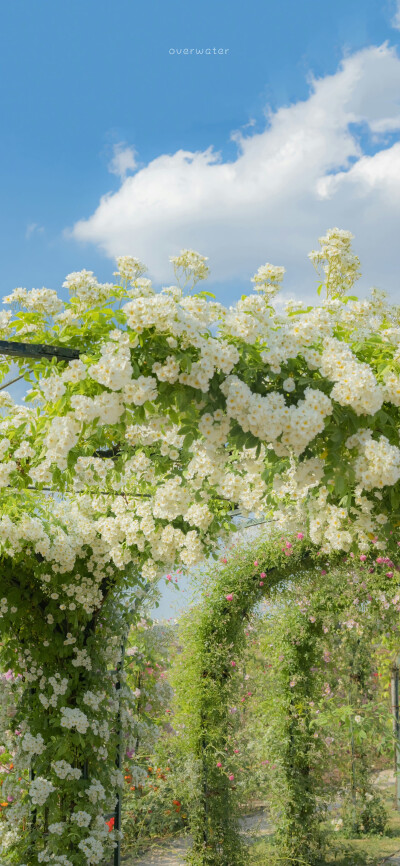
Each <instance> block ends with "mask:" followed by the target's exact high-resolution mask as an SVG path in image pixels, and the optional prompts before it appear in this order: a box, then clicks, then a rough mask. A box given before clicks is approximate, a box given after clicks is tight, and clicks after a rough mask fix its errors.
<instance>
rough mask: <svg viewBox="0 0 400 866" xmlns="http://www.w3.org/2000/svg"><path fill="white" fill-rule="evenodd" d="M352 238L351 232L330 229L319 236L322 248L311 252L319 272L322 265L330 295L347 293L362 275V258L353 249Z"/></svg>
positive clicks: (311, 257)
mask: <svg viewBox="0 0 400 866" xmlns="http://www.w3.org/2000/svg"><path fill="white" fill-rule="evenodd" d="M352 240H353V235H352V234H351V232H348V231H343V229H338V228H334V229H330V230H329V231H328V232H327V233H326V235H325V237H322V238H319V244H320V246H321V249H320V250H312V251H311V253H309V258H310V259H311V261H312V263H313V265H314V266H315V268H316V270H317V272H318V268H319V266H321V265H322V272H323V274H324V282H325V286H326V290H327V294H328V296H329V295H338V294H345V293H346V292H347V291H349V290H350V289H351V288H352V287H353V285H354V283H355V281H356V280H357V279H358V278H359V277H360V275H361V272H360V260H359V258H358V256H355V255H354V254H353V253H352V250H351V241H352Z"/></svg>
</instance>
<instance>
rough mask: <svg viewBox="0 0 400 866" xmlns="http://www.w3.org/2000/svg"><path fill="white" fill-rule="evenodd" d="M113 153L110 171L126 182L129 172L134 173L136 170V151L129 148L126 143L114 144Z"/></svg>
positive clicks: (109, 166) (109, 165)
mask: <svg viewBox="0 0 400 866" xmlns="http://www.w3.org/2000/svg"><path fill="white" fill-rule="evenodd" d="M113 151H114V153H113V157H112V159H111V161H110V162H109V164H108V170H109V171H110V172H111V174H116V175H117V177H120V178H121V179H122V180H125V178H126V175H127V173H128V171H134V170H135V168H136V158H135V151H134V149H133V147H128V145H127V144H125V142H124V141H120V142H119V143H118V144H114V147H113Z"/></svg>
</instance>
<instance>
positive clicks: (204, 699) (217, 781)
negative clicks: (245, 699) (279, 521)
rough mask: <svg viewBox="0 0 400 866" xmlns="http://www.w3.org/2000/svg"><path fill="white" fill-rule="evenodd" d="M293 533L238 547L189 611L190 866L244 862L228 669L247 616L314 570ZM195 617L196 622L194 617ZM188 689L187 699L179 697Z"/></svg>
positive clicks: (183, 677) (184, 668) (180, 683)
mask: <svg viewBox="0 0 400 866" xmlns="http://www.w3.org/2000/svg"><path fill="white" fill-rule="evenodd" d="M300 536H302V533H298V535H297V536H296V537H295V538H292V539H291V540H290V539H289V538H286V539H285V540H283V539H282V538H281V537H280V536H276V535H275V534H274V535H273V536H272V537H271V536H266V537H263V538H262V539H260V540H258V541H257V542H256V543H253V544H250V545H248V546H246V545H245V544H241V545H239V546H238V548H237V549H236V551H235V554H234V556H233V557H232V560H234V568H232V561H231V559H229V560H227V561H226V562H224V558H223V560H222V562H221V563H220V564H219V567H218V568H217V569H215V571H213V576H214V580H213V582H212V583H211V584H210V586H209V587H208V586H207V589H208V590H209V591H207V592H206V594H205V596H204V600H203V602H202V604H201V605H200V607H199V609H198V610H197V611H196V612H195V611H191V612H190V614H189V615H188V620H187V622H188V627H187V629H185V640H184V646H185V653H184V657H183V659H182V663H181V665H180V666H179V667H178V668H177V671H176V687H177V691H178V705H179V703H181V704H182V706H181V712H182V710H183V712H182V718H183V719H185V718H186V717H185V708H186V713H187V718H186V724H185V728H186V730H185V737H186V739H187V744H186V748H187V749H188V751H189V752H191V753H192V754H193V755H194V756H195V759H196V768H197V774H198V776H197V791H198V798H197V802H196V803H195V807H194V809H193V812H192V815H193V817H192V833H193V839H194V842H193V849H192V852H191V854H190V855H189V862H190V863H192V864H193V866H228V864H229V866H242V864H243V863H244V862H245V861H244V854H243V848H242V844H241V840H240V836H239V831H238V817H237V814H238V813H237V804H236V796H235V780H234V778H233V776H232V775H231V774H229V773H227V772H226V768H225V764H226V760H225V758H226V755H225V749H226V746H227V731H228V728H229V708H230V703H231V700H230V699H231V673H232V670H234V668H235V667H236V665H237V663H238V659H239V658H240V654H241V651H242V650H243V646H244V643H245V639H246V638H245V627H246V622H247V620H248V617H249V615H250V614H251V612H252V610H253V609H254V607H255V606H256V605H257V603H258V602H259V601H261V599H262V598H264V597H265V596H267V595H268V594H269V593H270V592H271V591H272V590H273V589H274V588H276V587H278V586H279V585H280V584H284V583H285V581H288V580H291V579H293V578H295V577H297V578H299V577H300V572H301V571H306V570H308V569H310V568H313V567H314V563H315V559H316V555H317V549H316V548H314V547H313V546H310V545H309V543H307V542H305V541H304V540H303V537H300ZM194 617H195V619H194ZM189 694H190V701H188V702H187V697H186V700H185V695H186V696H188V695H189Z"/></svg>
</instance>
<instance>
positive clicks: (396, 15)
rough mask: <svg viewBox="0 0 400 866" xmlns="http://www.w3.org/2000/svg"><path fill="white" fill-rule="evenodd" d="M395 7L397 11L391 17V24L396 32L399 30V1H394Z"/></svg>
mask: <svg viewBox="0 0 400 866" xmlns="http://www.w3.org/2000/svg"><path fill="white" fill-rule="evenodd" d="M396 6H397V9H396V11H395V13H394V15H393V18H392V22H391V24H392V27H394V28H395V29H396V30H400V0H396Z"/></svg>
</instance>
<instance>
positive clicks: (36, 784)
mask: <svg viewBox="0 0 400 866" xmlns="http://www.w3.org/2000/svg"><path fill="white" fill-rule="evenodd" d="M55 790H56V789H55V787H54V785H53V783H52V782H50V781H49V780H48V779H44V778H43V776H36V778H35V779H34V780H33V782H31V784H30V787H29V796H30V798H31V800H32V803H33V804H34V805H36V806H43V804H44V803H45V802H46V800H47V798H48V797H49V795H50V794H52V793H53V791H55Z"/></svg>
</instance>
